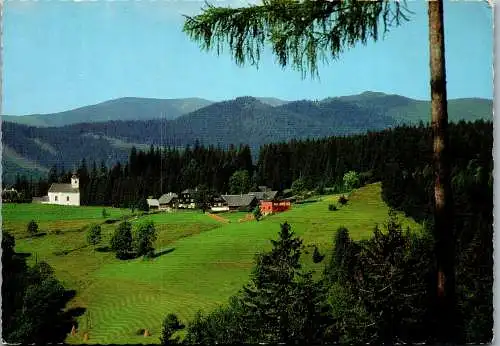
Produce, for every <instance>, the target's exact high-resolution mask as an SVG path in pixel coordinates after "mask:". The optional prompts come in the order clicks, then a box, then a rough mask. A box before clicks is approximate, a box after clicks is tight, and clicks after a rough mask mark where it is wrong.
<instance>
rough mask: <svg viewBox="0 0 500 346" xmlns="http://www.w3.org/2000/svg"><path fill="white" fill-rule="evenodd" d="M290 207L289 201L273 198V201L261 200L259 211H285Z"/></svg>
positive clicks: (270, 212)
mask: <svg viewBox="0 0 500 346" xmlns="http://www.w3.org/2000/svg"><path fill="white" fill-rule="evenodd" d="M291 207H292V204H291V203H290V201H287V200H274V201H261V202H260V212H261V213H262V214H263V215H267V214H272V213H280V212H283V211H287V210H289V209H290V208H291Z"/></svg>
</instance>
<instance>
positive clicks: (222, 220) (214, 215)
mask: <svg viewBox="0 0 500 346" xmlns="http://www.w3.org/2000/svg"><path fill="white" fill-rule="evenodd" d="M208 216H210V217H211V218H212V219H214V220H217V221H219V222H223V223H229V222H230V221H229V220H228V219H224V218H223V217H222V216H219V215H216V214H211V213H208Z"/></svg>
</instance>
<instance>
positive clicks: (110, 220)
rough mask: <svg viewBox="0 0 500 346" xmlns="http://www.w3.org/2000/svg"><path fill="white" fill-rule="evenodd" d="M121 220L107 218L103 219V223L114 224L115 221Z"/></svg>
mask: <svg viewBox="0 0 500 346" xmlns="http://www.w3.org/2000/svg"><path fill="white" fill-rule="evenodd" d="M117 222H120V219H107V220H105V221H103V224H107V225H112V224H114V223H117Z"/></svg>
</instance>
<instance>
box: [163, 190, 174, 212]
mask: <svg viewBox="0 0 500 346" xmlns="http://www.w3.org/2000/svg"><path fill="white" fill-rule="evenodd" d="M158 202H159V205H160V207H159V209H160V210H167V211H170V210H172V209H174V208H175V207H176V205H177V203H178V196H177V194H176V193H173V192H169V193H165V194H163V195H161V197H160V198H158Z"/></svg>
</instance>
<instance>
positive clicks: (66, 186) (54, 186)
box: [49, 183, 80, 193]
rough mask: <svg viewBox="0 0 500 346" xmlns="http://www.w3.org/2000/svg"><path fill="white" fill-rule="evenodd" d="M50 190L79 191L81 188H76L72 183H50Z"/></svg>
mask: <svg viewBox="0 0 500 346" xmlns="http://www.w3.org/2000/svg"><path fill="white" fill-rule="evenodd" d="M49 192H64V193H79V192H80V189H78V188H74V187H73V186H71V184H58V183H53V184H52V185H50V188H49Z"/></svg>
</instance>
